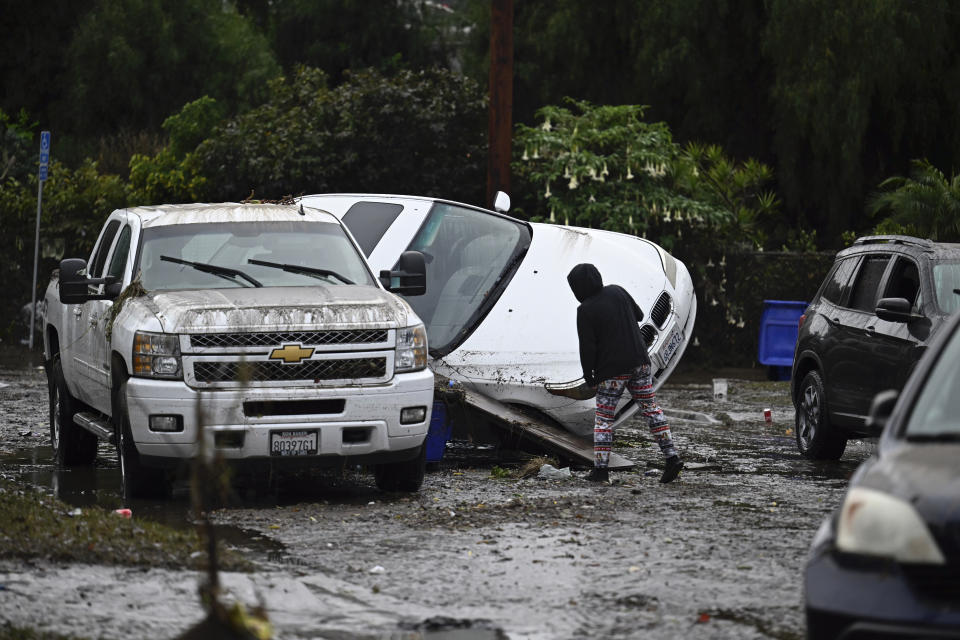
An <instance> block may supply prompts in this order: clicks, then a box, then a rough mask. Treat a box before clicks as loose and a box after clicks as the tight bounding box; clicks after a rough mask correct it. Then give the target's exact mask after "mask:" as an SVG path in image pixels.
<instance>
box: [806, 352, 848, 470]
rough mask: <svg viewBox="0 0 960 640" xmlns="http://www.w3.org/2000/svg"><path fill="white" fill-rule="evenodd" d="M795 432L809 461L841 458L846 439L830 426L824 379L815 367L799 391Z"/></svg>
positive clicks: (845, 446)
mask: <svg viewBox="0 0 960 640" xmlns="http://www.w3.org/2000/svg"><path fill="white" fill-rule="evenodd" d="M797 394H798V395H797V400H798V401H797V419H796V435H797V448H798V449H800V455H802V456H803V457H804V458H807V459H809V460H839V459H840V456H842V455H843V450H844V449H846V448H847V439H846V438H845V437H844V436H843V435H840V434H837V433H836V431H835V430H834V429H832V428H831V426H830V418H829V417H828V416H827V395H826V392H825V391H824V387H823V379H822V378H821V377H820V373H819V372H818V371H816V370H814V371H810V372H809V373H807V375H805V376H804V377H803V381H802V382H801V383H800V389H799V391H798V392H797Z"/></svg>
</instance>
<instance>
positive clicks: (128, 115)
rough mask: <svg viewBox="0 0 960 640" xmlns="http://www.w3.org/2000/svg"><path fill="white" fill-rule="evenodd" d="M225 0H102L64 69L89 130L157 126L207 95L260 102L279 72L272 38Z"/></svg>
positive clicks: (75, 123) (72, 102) (79, 121)
mask: <svg viewBox="0 0 960 640" xmlns="http://www.w3.org/2000/svg"><path fill="white" fill-rule="evenodd" d="M231 7H232V5H231V4H230V3H224V2H221V1H220V0H182V1H179V2H173V3H170V2H163V1H162V0H101V1H100V2H98V3H97V4H96V6H95V7H94V8H93V9H92V10H91V11H90V12H89V13H87V14H86V15H85V16H84V17H83V19H82V20H81V21H80V23H79V25H78V27H77V31H76V35H75V36H74V37H73V39H72V40H71V43H70V47H69V51H68V60H69V62H68V64H67V67H66V70H65V73H64V76H63V79H62V80H63V81H64V82H65V83H66V86H67V90H68V92H67V97H68V99H69V100H68V103H67V104H66V105H65V106H66V107H68V112H69V115H70V125H71V128H72V129H73V130H74V131H77V132H84V134H86V135H91V134H93V135H105V134H109V133H112V132H115V131H117V130H123V129H129V130H134V131H139V130H142V129H157V128H159V126H160V124H161V123H162V122H163V121H164V119H165V118H166V117H167V116H168V115H169V114H171V113H173V112H175V111H176V110H177V109H179V108H180V107H181V106H182V105H184V104H185V103H187V102H189V101H191V100H195V99H197V98H199V97H201V96H203V95H210V96H213V97H214V98H217V99H222V100H224V101H225V104H230V105H236V106H237V107H241V108H242V107H243V106H244V105H247V106H249V105H253V104H256V103H258V102H260V101H261V100H262V99H263V98H264V97H265V96H266V91H267V81H268V80H269V79H270V78H272V77H274V76H275V75H276V74H277V73H278V72H279V66H278V64H277V63H276V61H275V57H274V55H273V52H272V51H271V50H270V47H269V44H268V42H267V40H266V38H265V37H264V36H263V35H262V34H261V33H259V32H258V31H257V30H256V29H255V28H254V27H253V25H252V23H251V22H250V21H249V20H247V19H246V18H244V17H243V16H241V15H240V14H238V13H237V12H236V11H235V10H233V9H232V8H231Z"/></svg>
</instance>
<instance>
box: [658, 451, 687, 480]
mask: <svg viewBox="0 0 960 640" xmlns="http://www.w3.org/2000/svg"><path fill="white" fill-rule="evenodd" d="M666 463H667V464H666V465H665V466H664V468H663V475H662V476H660V482H673V481H674V480H675V479H676V478H677V476H678V475H680V471H682V470H683V462H682V461H681V460H680V456H670V457H669V458H667V460H666Z"/></svg>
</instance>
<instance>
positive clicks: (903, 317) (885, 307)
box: [876, 298, 914, 322]
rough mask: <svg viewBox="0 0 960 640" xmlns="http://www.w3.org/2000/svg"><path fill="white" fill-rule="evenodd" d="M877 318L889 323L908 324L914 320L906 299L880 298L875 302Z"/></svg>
mask: <svg viewBox="0 0 960 640" xmlns="http://www.w3.org/2000/svg"><path fill="white" fill-rule="evenodd" d="M876 314H877V317H878V318H880V319H881V320H889V321H890V322H909V321H910V320H912V319H913V318H914V315H913V314H912V313H911V312H910V302H909V301H908V300H907V299H906V298H880V300H878V301H877V309H876Z"/></svg>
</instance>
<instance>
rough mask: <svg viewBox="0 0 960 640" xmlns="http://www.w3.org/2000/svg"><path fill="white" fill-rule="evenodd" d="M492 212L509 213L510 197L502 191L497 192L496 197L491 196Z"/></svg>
mask: <svg viewBox="0 0 960 640" xmlns="http://www.w3.org/2000/svg"><path fill="white" fill-rule="evenodd" d="M493 210H494V211H499V212H500V213H506V212H507V211H510V196H508V195H507V194H505V193H504V192H503V191H497V195H495V196H493Z"/></svg>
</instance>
